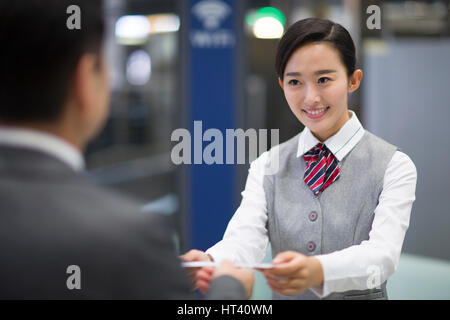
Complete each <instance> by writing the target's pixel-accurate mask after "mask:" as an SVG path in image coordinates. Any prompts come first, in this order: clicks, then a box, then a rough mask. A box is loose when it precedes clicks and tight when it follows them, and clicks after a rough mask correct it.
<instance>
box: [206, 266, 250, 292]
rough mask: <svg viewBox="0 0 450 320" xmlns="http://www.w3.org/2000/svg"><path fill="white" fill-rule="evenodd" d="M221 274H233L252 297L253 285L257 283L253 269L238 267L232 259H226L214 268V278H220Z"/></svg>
mask: <svg viewBox="0 0 450 320" xmlns="http://www.w3.org/2000/svg"><path fill="white" fill-rule="evenodd" d="M203 269H207V268H203ZM209 271H211V270H209ZM220 276H232V277H233V278H236V279H237V280H239V281H240V282H241V283H242V284H243V286H244V288H245V293H246V297H247V298H250V297H251V296H252V293H253V285H254V284H255V275H254V274H253V271H252V270H249V269H244V268H238V267H236V266H234V265H233V263H231V261H229V260H224V261H223V262H222V263H221V265H220V266H219V267H218V268H216V269H215V270H213V273H212V279H215V278H218V277H220Z"/></svg>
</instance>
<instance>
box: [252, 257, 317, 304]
mask: <svg viewBox="0 0 450 320" xmlns="http://www.w3.org/2000/svg"><path fill="white" fill-rule="evenodd" d="M272 263H273V264H274V265H276V266H275V267H274V268H272V269H266V270H260V271H261V272H262V273H263V274H264V277H265V278H266V280H267V284H268V285H269V286H270V288H271V289H272V290H273V291H275V292H277V293H279V294H282V295H294V294H299V293H302V292H303V291H305V290H307V289H308V288H310V287H312V286H319V285H322V283H323V270H322V265H321V264H320V261H319V260H318V259H317V258H315V257H313V256H312V257H308V256H305V255H303V254H301V253H298V252H295V251H285V252H282V253H279V254H278V255H277V256H276V257H275V258H274V259H273V261H272Z"/></svg>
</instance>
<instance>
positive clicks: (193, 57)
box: [183, 0, 242, 250]
mask: <svg viewBox="0 0 450 320" xmlns="http://www.w3.org/2000/svg"><path fill="white" fill-rule="evenodd" d="M183 1H184V0H183ZM238 1H241V0H189V2H188V3H189V21H188V23H187V25H188V26H189V33H187V34H188V36H189V38H190V39H189V40H190V41H188V43H189V46H188V53H189V54H188V57H189V60H188V61H189V63H188V70H187V71H188V72H187V76H188V78H187V79H186V89H187V90H188V93H189V94H188V104H189V105H188V117H187V118H188V119H189V120H188V121H189V123H188V124H187V127H186V129H188V130H189V131H190V134H191V136H192V137H194V136H195V132H196V128H195V125H194V123H198V122H197V121H201V123H202V125H203V128H204V129H205V130H208V129H213V130H214V132H218V131H219V132H220V133H221V134H222V135H223V136H225V134H226V132H227V129H234V128H236V119H235V115H236V108H237V107H236V104H237V100H238V99H237V95H236V92H237V90H238V85H237V84H238V83H239V81H238V74H237V70H236V68H237V65H238V63H237V60H238V59H240V57H242V54H239V46H238V45H237V43H236V39H237V37H236V34H237V33H238V30H237V23H236V21H237V11H238V10H237V2H238ZM200 144H201V145H199V147H200V149H201V150H204V148H205V147H206V146H207V145H208V144H209V142H208V141H206V142H203V141H200ZM191 151H192V154H194V151H195V150H191ZM189 171H190V174H189V177H190V179H189V185H188V188H187V190H188V192H189V195H188V196H189V197H190V199H191V201H190V207H189V211H190V220H191V222H192V225H191V230H190V232H188V234H191V236H192V238H191V239H190V240H191V245H192V246H191V248H197V249H200V250H205V249H207V248H209V247H210V246H212V245H213V244H215V243H216V242H218V241H219V240H220V239H221V237H222V235H223V232H224V230H225V228H226V226H227V224H228V221H229V220H230V218H231V216H232V214H233V213H234V210H235V209H236V208H235V206H234V196H233V194H234V193H233V192H234V185H235V181H234V176H235V166H234V165H231V164H230V165H218V164H210V165H208V164H205V163H199V164H192V165H189Z"/></svg>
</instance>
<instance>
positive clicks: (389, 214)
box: [206, 111, 417, 298]
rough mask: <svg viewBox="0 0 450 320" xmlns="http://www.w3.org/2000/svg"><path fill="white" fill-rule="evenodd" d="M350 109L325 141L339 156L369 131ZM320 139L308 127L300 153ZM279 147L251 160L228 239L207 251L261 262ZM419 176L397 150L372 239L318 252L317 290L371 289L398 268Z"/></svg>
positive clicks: (324, 292)
mask: <svg viewBox="0 0 450 320" xmlns="http://www.w3.org/2000/svg"><path fill="white" fill-rule="evenodd" d="M350 113H351V118H350V120H348V121H347V122H346V123H345V125H344V126H343V127H342V128H341V129H340V130H339V132H338V133H336V134H335V135H334V136H332V137H330V138H329V139H327V140H326V141H325V142H324V143H325V145H326V146H327V147H328V148H329V149H330V150H331V152H332V153H333V154H334V155H335V156H336V158H337V159H338V160H339V161H341V160H342V159H343V158H344V157H345V156H346V155H347V154H348V153H349V152H350V151H351V150H352V149H353V148H354V147H355V145H356V144H357V143H358V142H359V141H360V140H361V138H362V137H363V135H364V132H365V130H364V128H363V127H362V125H361V123H360V122H359V120H358V118H357V116H356V114H355V113H354V112H353V111H350ZM319 142H320V141H319V140H318V139H317V138H316V137H315V136H314V135H313V134H312V133H311V131H310V130H309V129H308V128H305V129H304V130H303V131H302V133H301V134H300V137H299V141H298V149H297V157H299V158H300V157H301V156H302V155H303V154H304V153H306V152H307V151H308V150H310V149H311V148H312V147H314V146H315V145H316V144H317V143H319ZM275 148H277V147H274V148H272V149H271V150H270V151H268V152H265V153H263V154H262V155H261V156H260V157H259V158H258V159H256V160H255V161H253V162H252V163H251V165H250V169H249V174H248V177H247V182H246V185H245V190H244V191H243V192H242V197H243V198H242V202H241V204H240V206H239V208H238V209H237V210H236V212H235V214H234V216H233V217H232V219H231V220H230V222H229V224H228V227H227V229H226V231H225V234H224V237H223V240H221V241H219V242H218V243H217V244H216V245H214V246H213V247H211V248H209V249H208V250H207V251H206V253H208V254H210V255H211V256H212V257H213V258H214V260H218V261H220V260H222V259H225V258H226V259H229V260H231V261H233V262H241V263H259V262H261V261H262V260H263V259H264V257H265V255H266V250H267V244H268V241H269V239H268V231H267V228H266V223H267V206H266V198H265V194H264V188H263V180H264V175H265V174H267V172H266V171H265V168H267V163H268V161H269V160H270V157H271V152H273V150H274V149H275ZM299 160H300V159H299ZM416 182H417V171H416V167H415V165H414V163H413V162H412V160H411V159H410V158H409V157H408V156H407V155H406V154H404V153H403V152H400V151H396V152H395V153H394V155H393V157H392V159H391V160H390V162H389V164H388V166H387V169H386V172H385V174H384V182H383V191H382V192H381V194H380V197H379V203H378V206H377V207H376V209H375V216H374V220H373V223H372V229H371V231H370V233H369V240H366V241H363V242H362V243H361V244H359V245H354V246H351V247H348V248H346V249H343V250H339V251H335V252H332V253H329V254H323V255H317V256H316V258H317V259H318V260H319V261H320V262H321V264H322V269H323V272H324V283H323V286H321V287H315V288H311V290H312V291H313V292H314V293H315V294H316V295H318V296H319V297H321V298H322V297H325V296H327V295H329V294H330V293H333V292H344V291H348V290H366V289H368V285H369V282H368V281H370V282H371V283H373V281H372V279H376V280H377V283H378V284H381V283H383V282H384V281H385V280H387V278H388V277H389V276H391V275H392V274H393V273H394V271H395V270H396V269H397V266H398V263H399V258H400V253H401V249H402V245H403V240H404V237H405V233H406V230H407V229H408V226H409V220H410V214H411V208H412V204H413V202H414V200H415V189H416ZM375 272H376V274H375ZM371 276H372V278H371Z"/></svg>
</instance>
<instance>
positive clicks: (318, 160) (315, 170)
mask: <svg viewBox="0 0 450 320" xmlns="http://www.w3.org/2000/svg"><path fill="white" fill-rule="evenodd" d="M303 159H304V160H305V161H306V169H305V175H304V177H303V180H304V181H305V183H306V185H307V186H308V187H310V188H311V190H312V191H313V193H314V194H315V195H316V196H317V195H318V194H319V193H320V192H322V191H323V190H325V189H326V188H327V187H328V186H329V185H330V184H332V183H333V182H334V181H336V180H337V179H338V178H339V176H340V173H339V166H338V160H337V159H336V157H335V156H334V155H333V153H332V152H331V151H330V150H329V149H328V148H327V147H326V146H325V145H324V144H323V143H318V144H317V145H316V146H315V147H314V148H312V149H311V150H309V151H308V152H307V153H305V154H304V156H303Z"/></svg>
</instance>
